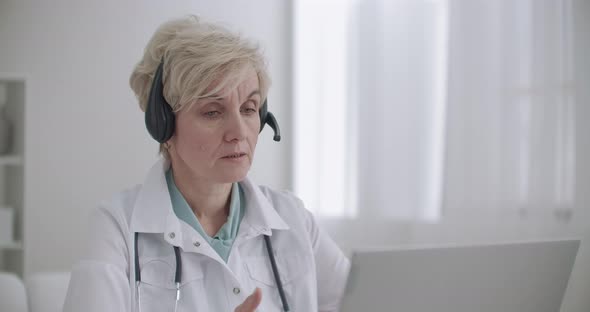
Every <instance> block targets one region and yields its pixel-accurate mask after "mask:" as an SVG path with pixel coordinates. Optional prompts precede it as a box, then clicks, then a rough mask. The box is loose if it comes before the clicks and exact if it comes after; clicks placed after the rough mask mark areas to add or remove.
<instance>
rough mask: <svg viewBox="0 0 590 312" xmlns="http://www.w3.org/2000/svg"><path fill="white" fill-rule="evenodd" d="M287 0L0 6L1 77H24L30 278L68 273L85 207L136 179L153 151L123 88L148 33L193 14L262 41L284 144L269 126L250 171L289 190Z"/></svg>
mask: <svg viewBox="0 0 590 312" xmlns="http://www.w3.org/2000/svg"><path fill="white" fill-rule="evenodd" d="M289 6H290V4H289V2H288V1H277V0H260V1H255V2H252V1H229V0H221V1H220V0H217V1H188V0H185V1H157V0H150V1H143V0H142V1H140V0H126V1H117V0H104V1H77V0H57V1H30V0H29V1H27V0H21V1H19V0H3V1H1V2H0V72H12V73H24V74H26V75H27V76H28V77H30V80H29V81H28V85H27V87H28V96H29V98H28V99H27V106H26V123H27V126H26V144H25V148H26V158H25V165H26V167H25V168H26V169H25V170H26V173H25V179H26V180H25V184H26V185H25V189H26V194H25V196H26V203H25V205H26V208H25V233H24V235H25V267H24V270H25V275H26V274H30V273H32V272H37V271H44V270H68V269H70V267H71V265H72V264H73V263H74V262H75V261H76V259H77V258H78V256H79V252H80V251H81V250H82V249H81V244H83V242H84V238H83V237H81V235H80V234H81V233H83V232H84V231H83V229H84V226H85V224H86V218H87V214H88V211H89V210H90V209H91V208H93V207H95V206H96V204H97V203H98V202H99V201H100V200H102V199H106V198H108V197H110V196H111V195H112V194H113V193H114V192H116V191H118V190H120V189H122V188H126V187H129V186H132V185H134V184H137V183H141V182H142V181H143V178H144V175H145V173H146V171H147V170H148V169H149V168H150V166H151V165H152V163H153V161H154V160H155V159H156V150H157V145H156V143H155V142H154V141H152V140H151V139H150V138H149V136H148V134H147V132H146V131H145V127H144V122H143V115H142V114H141V113H140V112H141V111H140V110H139V107H138V105H137V102H136V100H135V98H134V96H133V94H132V92H131V90H130V88H129V87H128V78H129V75H130V73H131V70H132V67H133V66H134V65H135V63H136V62H137V61H139V58H140V57H141V55H142V53H143V48H144V46H145V44H146V43H147V40H148V39H149V37H150V36H151V34H152V33H153V31H154V30H155V28H156V27H157V26H158V25H159V24H160V23H162V22H164V21H165V20H167V19H169V18H173V17H180V16H183V15H186V14H198V15H201V16H203V17H206V18H208V19H210V20H214V21H220V22H223V23H224V24H226V25H227V26H229V27H230V28H233V29H235V30H238V31H240V32H242V33H243V34H244V35H246V36H248V37H251V38H253V39H255V40H259V41H260V43H261V44H262V46H263V48H264V49H265V51H266V55H267V58H268V60H269V65H270V73H271V76H272V77H273V81H274V84H273V87H272V88H271V91H270V95H269V96H270V97H269V105H270V107H269V109H271V110H272V111H273V112H274V113H275V115H276V116H277V118H278V119H279V122H280V124H281V126H282V130H283V138H284V139H283V141H282V142H281V143H280V144H276V143H274V141H272V135H271V131H270V130H268V129H265V131H264V132H263V134H262V137H261V138H260V139H259V146H258V150H257V155H256V157H257V158H256V161H255V164H254V167H253V169H252V176H253V177H254V178H255V179H256V180H257V181H258V182H259V183H262V184H269V185H273V186H275V187H280V188H286V187H288V186H289V184H290V179H289V170H290V156H289V155H290V152H289V149H290V147H289V146H290V140H289V128H290V117H289V116H290V113H289V112H290V109H289V107H290V93H289V92H290V80H289V79H290V76H291V74H290V71H291V68H290V63H289V55H290V36H289V34H290V28H289V27H290V26H289V25H290V22H289V21H290V17H289V14H288V11H289Z"/></svg>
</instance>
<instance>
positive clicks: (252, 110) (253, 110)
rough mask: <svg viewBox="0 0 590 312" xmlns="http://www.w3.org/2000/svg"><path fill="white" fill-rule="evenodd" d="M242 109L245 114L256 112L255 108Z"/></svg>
mask: <svg viewBox="0 0 590 312" xmlns="http://www.w3.org/2000/svg"><path fill="white" fill-rule="evenodd" d="M242 111H243V112H244V113H246V114H255V113H257V112H258V111H257V110H256V109H255V108H245V109H243V110H242Z"/></svg>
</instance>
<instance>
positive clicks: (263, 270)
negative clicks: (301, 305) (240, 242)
mask: <svg viewBox="0 0 590 312" xmlns="http://www.w3.org/2000/svg"><path fill="white" fill-rule="evenodd" d="M275 260H276V262H277V269H278V272H279V276H280V278H281V283H282V284H283V290H284V291H285V297H286V299H287V302H288V303H289V305H290V307H291V310H292V311H298V310H296V309H295V308H296V307H295V300H296V299H298V298H299V297H301V293H302V292H305V290H306V289H308V288H309V286H308V285H307V284H308V283H309V282H310V276H311V275H310V274H311V269H312V268H311V265H312V262H311V260H309V259H308V258H306V257H305V256H303V255H301V254H295V253H293V254H286V255H276V256H275ZM245 262H246V268H247V270H248V273H249V275H250V278H251V279H252V280H253V281H254V284H255V286H256V287H260V288H261V289H262V292H263V296H262V303H261V306H260V309H259V310H260V311H282V302H281V298H280V296H279V291H278V286H277V283H276V281H275V276H274V273H273V270H272V266H271V263H270V259H269V258H268V256H266V257H251V258H248V259H246V261H245Z"/></svg>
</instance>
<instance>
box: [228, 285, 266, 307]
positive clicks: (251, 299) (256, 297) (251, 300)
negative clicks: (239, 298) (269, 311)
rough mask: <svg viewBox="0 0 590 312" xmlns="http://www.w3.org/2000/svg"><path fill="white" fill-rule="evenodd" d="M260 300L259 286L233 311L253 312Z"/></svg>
mask: <svg viewBox="0 0 590 312" xmlns="http://www.w3.org/2000/svg"><path fill="white" fill-rule="evenodd" d="M261 301H262V291H261V290H260V288H256V290H254V292H253V293H252V294H251V295H250V296H248V298H246V300H244V302H243V303H242V304H240V305H239V306H238V307H237V308H236V310H235V312H254V311H255V310H256V308H257V307H258V305H260V302H261Z"/></svg>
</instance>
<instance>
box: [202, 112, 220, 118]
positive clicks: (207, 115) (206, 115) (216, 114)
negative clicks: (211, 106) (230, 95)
mask: <svg viewBox="0 0 590 312" xmlns="http://www.w3.org/2000/svg"><path fill="white" fill-rule="evenodd" d="M219 114H220V112H218V111H210V112H205V113H204V114H203V115H204V116H205V117H207V118H214V117H217V116H218V115H219Z"/></svg>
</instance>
